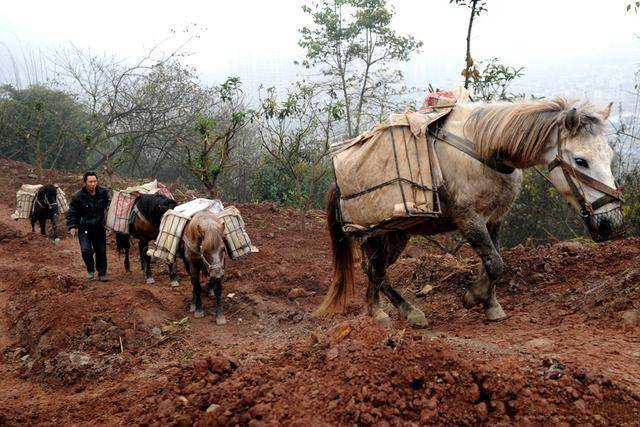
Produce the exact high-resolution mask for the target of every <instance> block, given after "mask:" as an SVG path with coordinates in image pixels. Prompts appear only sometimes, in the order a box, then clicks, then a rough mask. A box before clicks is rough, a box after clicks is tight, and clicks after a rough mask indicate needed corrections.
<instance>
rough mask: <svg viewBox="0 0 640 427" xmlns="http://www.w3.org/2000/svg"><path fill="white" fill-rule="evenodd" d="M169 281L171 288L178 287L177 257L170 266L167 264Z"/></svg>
mask: <svg viewBox="0 0 640 427" xmlns="http://www.w3.org/2000/svg"><path fill="white" fill-rule="evenodd" d="M169 279H170V280H171V286H172V287H174V288H175V287H178V286H180V282H179V278H178V257H176V259H174V260H173V262H172V263H171V264H169Z"/></svg>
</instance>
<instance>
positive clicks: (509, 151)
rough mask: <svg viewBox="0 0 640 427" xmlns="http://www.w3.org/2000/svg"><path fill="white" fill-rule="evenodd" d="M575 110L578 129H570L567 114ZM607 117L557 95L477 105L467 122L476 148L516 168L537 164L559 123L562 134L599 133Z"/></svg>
mask: <svg viewBox="0 0 640 427" xmlns="http://www.w3.org/2000/svg"><path fill="white" fill-rule="evenodd" d="M572 108H575V109H576V113H577V116H578V117H579V125H578V126H577V128H575V129H573V130H572V131H569V130H568V129H567V128H566V127H565V123H564V122H565V120H564V119H565V117H566V114H567V112H568V111H569V110H571V109H572ZM604 125H605V123H604V120H603V118H602V117H601V116H600V115H599V114H598V113H597V112H596V111H595V109H594V107H593V105H592V104H590V103H588V102H582V103H578V102H577V101H576V100H568V99H566V98H561V97H557V98H554V99H551V100H547V99H545V100H536V101H523V102H516V103H507V102H501V103H495V104H486V105H484V106H481V107H479V108H476V109H475V110H474V111H473V112H472V113H471V115H470V116H469V118H468V119H467V121H466V122H465V125H464V131H465V132H464V133H465V135H466V136H467V137H468V138H470V139H471V140H472V141H473V142H474V144H475V146H476V151H477V152H478V154H480V156H482V158H483V159H485V160H489V161H496V160H499V161H507V162H509V163H510V164H511V165H512V166H514V167H517V168H525V167H530V166H533V165H535V164H536V163H537V162H538V160H539V158H540V155H541V154H542V152H543V151H544V147H545V145H546V144H547V143H548V142H550V141H551V140H552V138H556V137H557V134H558V126H560V131H561V133H562V134H561V137H563V138H564V137H567V136H570V137H576V136H580V135H592V136H595V135H599V134H602V132H604Z"/></svg>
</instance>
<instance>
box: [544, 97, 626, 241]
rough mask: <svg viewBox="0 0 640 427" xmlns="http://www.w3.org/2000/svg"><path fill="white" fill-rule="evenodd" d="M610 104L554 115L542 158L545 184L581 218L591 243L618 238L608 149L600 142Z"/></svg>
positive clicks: (616, 192)
mask: <svg viewBox="0 0 640 427" xmlns="http://www.w3.org/2000/svg"><path fill="white" fill-rule="evenodd" d="M610 111H611V104H609V105H608V106H607V107H606V108H604V109H603V110H601V111H594V110H593V109H592V108H590V106H589V105H582V106H578V107H572V108H569V109H567V110H565V111H564V114H563V115H561V116H560V117H559V123H558V126H557V137H556V138H554V141H555V143H549V144H547V147H545V151H544V152H543V155H542V159H543V162H544V163H545V164H546V166H547V168H548V170H549V180H550V181H551V182H552V183H553V185H554V187H555V188H556V189H557V190H558V192H559V193H560V194H561V195H562V196H563V197H564V198H565V199H566V200H567V201H568V202H569V204H571V205H572V206H573V207H574V208H575V209H576V210H578V212H580V215H581V217H582V219H583V220H584V222H585V224H586V225H587V228H588V229H589V233H590V234H591V237H592V238H593V240H594V241H596V242H599V241H605V240H610V239H613V238H616V237H620V236H622V235H624V232H625V226H624V220H623V216H622V210H621V203H622V195H621V191H620V189H618V187H617V185H616V182H615V178H614V176H613V172H612V171H611V161H612V159H613V150H612V149H611V147H610V146H609V144H608V143H607V140H606V138H605V122H606V120H607V118H608V117H609V113H610Z"/></svg>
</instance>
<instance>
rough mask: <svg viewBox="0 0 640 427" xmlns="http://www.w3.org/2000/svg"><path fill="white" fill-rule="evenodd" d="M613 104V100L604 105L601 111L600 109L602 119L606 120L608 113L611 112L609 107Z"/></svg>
mask: <svg viewBox="0 0 640 427" xmlns="http://www.w3.org/2000/svg"><path fill="white" fill-rule="evenodd" d="M612 106H613V102H610V103H609V105H607V106H606V107H604V108H603V109H602V111H600V115H601V116H602V118H603V119H605V120H607V119H608V118H609V114H611V107H612Z"/></svg>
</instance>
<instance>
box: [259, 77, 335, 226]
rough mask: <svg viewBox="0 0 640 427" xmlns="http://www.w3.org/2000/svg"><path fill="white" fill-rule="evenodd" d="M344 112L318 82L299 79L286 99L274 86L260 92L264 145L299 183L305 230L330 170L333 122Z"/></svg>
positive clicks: (260, 135)
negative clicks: (316, 196)
mask: <svg viewBox="0 0 640 427" xmlns="http://www.w3.org/2000/svg"><path fill="white" fill-rule="evenodd" d="M327 101H329V102H327ZM341 114H342V111H341V108H340V105H336V104H333V103H331V102H330V100H327V99H326V98H325V97H323V96H322V93H321V91H319V90H318V86H317V85H310V84H306V83H300V82H298V83H296V84H295V85H294V87H293V88H292V89H291V90H289V91H288V92H287V94H286V96H285V97H284V99H282V100H279V99H278V96H277V92H276V89H275V88H274V87H271V88H268V89H266V90H265V91H262V92H261V93H260V110H259V115H258V119H257V121H256V123H257V128H258V135H259V138H260V141H261V143H262V146H263V148H264V149H265V150H266V151H267V153H268V154H269V155H270V156H271V157H272V158H273V160H274V161H275V162H276V163H277V164H279V165H280V166H281V167H282V168H283V169H284V171H285V172H286V174H287V175H289V177H290V178H291V179H292V180H293V181H294V183H295V200H296V205H297V206H298V209H299V211H300V228H301V229H304V228H305V216H306V213H307V211H308V210H309V209H310V207H311V203H312V200H313V197H314V195H315V194H316V193H317V191H318V185H319V183H320V182H321V180H322V179H323V178H324V176H325V175H326V173H327V171H328V168H327V167H326V163H325V159H326V157H327V154H328V153H329V144H330V142H331V141H332V140H333V138H334V134H333V124H334V123H335V122H336V121H337V120H338V119H339V118H340V115H341Z"/></svg>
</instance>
